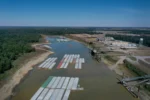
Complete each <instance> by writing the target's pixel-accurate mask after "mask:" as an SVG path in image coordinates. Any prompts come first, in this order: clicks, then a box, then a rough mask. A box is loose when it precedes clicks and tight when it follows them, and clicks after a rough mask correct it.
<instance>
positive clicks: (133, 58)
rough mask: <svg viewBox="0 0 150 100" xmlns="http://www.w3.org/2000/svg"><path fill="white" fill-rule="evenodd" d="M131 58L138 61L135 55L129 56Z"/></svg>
mask: <svg viewBox="0 0 150 100" xmlns="http://www.w3.org/2000/svg"><path fill="white" fill-rule="evenodd" d="M129 58H130V59H131V60H133V61H136V60H137V59H136V57H133V56H129Z"/></svg>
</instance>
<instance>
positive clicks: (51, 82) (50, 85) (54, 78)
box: [47, 77, 57, 88]
mask: <svg viewBox="0 0 150 100" xmlns="http://www.w3.org/2000/svg"><path fill="white" fill-rule="evenodd" d="M56 78H57V77H53V79H52V80H51V81H50V82H49V84H48V86H47V88H51V87H52V85H53V84H54V82H55V81H56Z"/></svg>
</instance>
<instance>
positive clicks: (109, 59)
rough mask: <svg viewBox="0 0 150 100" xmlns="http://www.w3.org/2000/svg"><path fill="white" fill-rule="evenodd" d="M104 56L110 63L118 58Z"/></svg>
mask: <svg viewBox="0 0 150 100" xmlns="http://www.w3.org/2000/svg"><path fill="white" fill-rule="evenodd" d="M104 58H105V59H107V60H108V61H110V62H112V63H116V62H117V61H118V58H117V57H115V56H109V55H105V56H104Z"/></svg>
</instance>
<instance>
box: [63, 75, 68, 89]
mask: <svg viewBox="0 0 150 100" xmlns="http://www.w3.org/2000/svg"><path fill="white" fill-rule="evenodd" d="M69 80H70V77H66V79H65V81H64V83H63V85H62V88H63V89H66V88H67V85H68V82H69Z"/></svg>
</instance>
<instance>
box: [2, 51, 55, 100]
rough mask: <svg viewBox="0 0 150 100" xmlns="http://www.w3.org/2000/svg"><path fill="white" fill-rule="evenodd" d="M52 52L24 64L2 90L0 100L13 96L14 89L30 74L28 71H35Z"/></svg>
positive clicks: (35, 57)
mask: <svg viewBox="0 0 150 100" xmlns="http://www.w3.org/2000/svg"><path fill="white" fill-rule="evenodd" d="M50 54H52V52H50V51H48V52H44V53H42V54H40V55H38V56H34V57H32V58H30V60H29V61H28V62H27V63H26V64H24V65H23V66H22V67H21V68H20V69H19V70H17V71H16V72H15V74H14V75H13V76H12V78H11V80H9V81H8V82H7V83H6V84H5V85H4V86H3V87H2V88H1V89H0V100H4V99H6V98H7V97H9V96H10V95H12V90H13V88H14V87H15V86H16V85H17V84H19V83H20V81H21V79H22V78H23V77H24V76H25V75H26V74H27V73H28V71H30V70H32V69H33V66H34V65H36V64H38V63H40V62H42V61H43V60H44V59H46V58H47V57H48V56H49V55H50Z"/></svg>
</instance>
